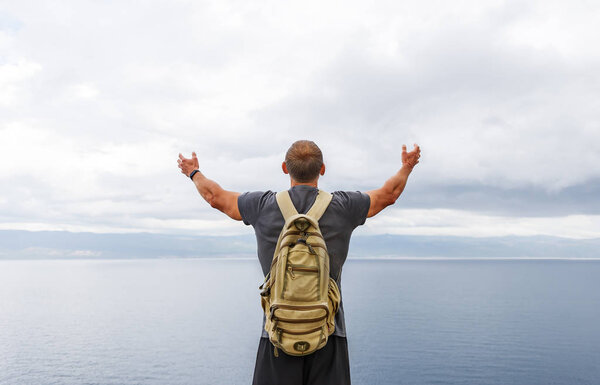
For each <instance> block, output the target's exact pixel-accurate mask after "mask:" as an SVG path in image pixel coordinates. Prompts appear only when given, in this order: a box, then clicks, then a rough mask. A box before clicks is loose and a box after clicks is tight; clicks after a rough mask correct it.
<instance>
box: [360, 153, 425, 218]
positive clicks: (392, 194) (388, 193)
mask: <svg viewBox="0 0 600 385" xmlns="http://www.w3.org/2000/svg"><path fill="white" fill-rule="evenodd" d="M420 157H421V149H420V148H419V146H417V145H416V144H415V147H414V149H413V150H412V151H411V152H406V146H405V145H402V168H401V169H400V170H399V171H398V172H397V173H396V175H394V176H392V177H391V178H390V179H388V180H387V181H386V182H385V183H384V184H383V186H382V187H381V188H378V189H377V190H371V191H367V194H368V195H369V197H370V198H371V206H369V213H368V214H367V217H368V218H370V217H372V216H374V215H376V214H378V213H379V212H380V211H381V210H383V209H384V208H386V207H388V206H390V205H393V204H394V203H396V199H398V197H399V196H400V194H402V191H403V190H404V186H406V181H407V180H408V176H409V175H410V173H411V172H412V170H413V167H415V165H416V164H417V163H419V158H420Z"/></svg>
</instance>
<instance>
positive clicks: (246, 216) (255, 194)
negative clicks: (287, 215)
mask: <svg viewBox="0 0 600 385" xmlns="http://www.w3.org/2000/svg"><path fill="white" fill-rule="evenodd" d="M275 194H276V193H275V192H273V191H271V190H267V191H246V192H244V193H242V194H240V196H239V197H238V209H239V211H240V215H241V216H242V220H243V221H244V223H245V224H246V225H250V224H254V223H255V222H256V220H257V218H258V215H259V213H260V211H261V210H262V209H263V208H264V207H265V206H267V205H269V204H272V203H273V202H274V201H275Z"/></svg>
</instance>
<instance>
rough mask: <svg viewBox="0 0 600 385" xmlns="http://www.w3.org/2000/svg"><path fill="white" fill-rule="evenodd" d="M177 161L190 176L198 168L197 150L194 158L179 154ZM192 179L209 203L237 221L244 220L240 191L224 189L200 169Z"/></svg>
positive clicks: (193, 153) (193, 154)
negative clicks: (239, 197)
mask: <svg viewBox="0 0 600 385" xmlns="http://www.w3.org/2000/svg"><path fill="white" fill-rule="evenodd" d="M177 163H178V165H179V168H180V169H181V173H182V174H185V175H186V176H188V177H189V176H190V174H191V173H192V171H194V170H198V158H197V157H196V153H195V152H192V159H187V158H185V157H184V156H183V155H181V154H179V159H178V160H177ZM192 181H193V182H194V184H195V185H196V189H197V190H198V192H199V193H200V195H202V198H204V200H205V201H207V202H208V204H210V205H211V206H212V207H214V208H215V209H217V210H219V211H221V212H223V213H224V214H227V215H228V216H229V217H230V218H232V219H235V220H236V221H241V220H242V216H241V215H240V210H239V209H238V204H237V198H238V196H239V195H240V193H238V192H233V191H227V190H224V189H223V188H222V187H221V186H219V184H218V183H217V182H215V181H213V180H210V179H208V178H207V177H205V176H204V175H203V174H202V173H201V172H200V171H198V172H197V173H195V174H194V176H193V178H192Z"/></svg>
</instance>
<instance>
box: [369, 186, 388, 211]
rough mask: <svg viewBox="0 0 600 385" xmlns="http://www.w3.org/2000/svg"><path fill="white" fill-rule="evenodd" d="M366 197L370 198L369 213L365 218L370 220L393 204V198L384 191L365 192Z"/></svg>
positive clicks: (381, 189)
mask: <svg viewBox="0 0 600 385" xmlns="http://www.w3.org/2000/svg"><path fill="white" fill-rule="evenodd" d="M367 195H368V196H369V198H371V204H370V206H369V212H368V214H367V218H371V217H373V216H375V215H377V214H379V213H380V212H381V210H383V209H384V208H386V207H388V206H389V205H390V204H393V203H394V200H393V197H392V196H391V194H390V193H389V192H387V191H386V190H385V189H383V188H380V189H377V190H371V191H367Z"/></svg>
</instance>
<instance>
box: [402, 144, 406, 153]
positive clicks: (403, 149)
mask: <svg viewBox="0 0 600 385" xmlns="http://www.w3.org/2000/svg"><path fill="white" fill-rule="evenodd" d="M402 152H406V144H403V145H402Z"/></svg>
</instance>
